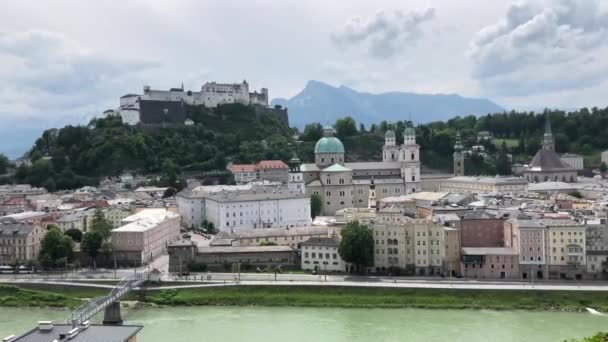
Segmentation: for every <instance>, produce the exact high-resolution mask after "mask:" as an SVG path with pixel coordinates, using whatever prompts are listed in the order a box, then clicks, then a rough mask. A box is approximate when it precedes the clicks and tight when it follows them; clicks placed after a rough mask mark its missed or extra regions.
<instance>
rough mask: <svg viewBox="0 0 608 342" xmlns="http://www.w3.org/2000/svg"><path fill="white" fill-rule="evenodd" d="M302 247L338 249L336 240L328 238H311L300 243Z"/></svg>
mask: <svg viewBox="0 0 608 342" xmlns="http://www.w3.org/2000/svg"><path fill="white" fill-rule="evenodd" d="M302 246H322V247H338V240H336V239H334V238H330V237H323V238H321V237H312V238H310V239H308V240H306V241H304V242H302Z"/></svg>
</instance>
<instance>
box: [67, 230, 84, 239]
mask: <svg viewBox="0 0 608 342" xmlns="http://www.w3.org/2000/svg"><path fill="white" fill-rule="evenodd" d="M65 235H67V236H69V237H70V238H71V239H72V241H74V242H80V241H82V232H81V231H80V229H76V228H72V229H68V230H66V231H65Z"/></svg>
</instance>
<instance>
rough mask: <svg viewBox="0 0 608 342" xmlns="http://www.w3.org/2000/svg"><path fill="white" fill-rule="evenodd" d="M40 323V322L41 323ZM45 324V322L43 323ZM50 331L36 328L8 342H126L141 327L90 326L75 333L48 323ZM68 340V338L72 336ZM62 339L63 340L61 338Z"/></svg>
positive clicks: (141, 327) (65, 326) (62, 325)
mask: <svg viewBox="0 0 608 342" xmlns="http://www.w3.org/2000/svg"><path fill="white" fill-rule="evenodd" d="M41 323H42V322H41ZM44 323H47V322H44ZM48 323H49V326H50V329H40V327H36V328H35V329H33V330H30V331H28V332H27V333H25V334H23V335H21V336H18V337H15V338H14V339H10V340H8V341H10V342H51V341H67V340H69V341H71V342H126V341H128V340H129V339H130V338H131V337H133V336H135V335H137V333H138V332H139V331H140V330H141V329H143V326H141V325H112V326H110V325H90V326H88V327H87V326H79V327H77V328H76V329H77V330H76V331H74V330H73V328H72V325H71V324H55V325H53V324H52V322H48ZM72 334H74V335H73V337H72V338H68V336H72ZM62 337H63V338H62Z"/></svg>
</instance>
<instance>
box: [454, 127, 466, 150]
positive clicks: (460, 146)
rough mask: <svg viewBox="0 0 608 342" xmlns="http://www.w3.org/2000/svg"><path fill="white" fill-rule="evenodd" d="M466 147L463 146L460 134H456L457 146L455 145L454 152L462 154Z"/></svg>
mask: <svg viewBox="0 0 608 342" xmlns="http://www.w3.org/2000/svg"><path fill="white" fill-rule="evenodd" d="M463 149H464V147H463V146H462V141H461V140H460V132H456V144H454V152H462V150H463Z"/></svg>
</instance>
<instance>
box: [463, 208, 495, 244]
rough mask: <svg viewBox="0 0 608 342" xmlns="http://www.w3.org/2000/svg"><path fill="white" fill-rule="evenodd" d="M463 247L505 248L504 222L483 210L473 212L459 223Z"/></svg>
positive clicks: (465, 215)
mask: <svg viewBox="0 0 608 342" xmlns="http://www.w3.org/2000/svg"><path fill="white" fill-rule="evenodd" d="M459 227H460V243H461V245H462V247H504V246H505V241H504V220H503V219H502V218H497V217H496V216H494V215H492V214H490V213H488V212H485V211H483V210H477V211H471V212H468V213H466V214H464V216H463V217H462V219H461V220H460V223H459Z"/></svg>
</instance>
